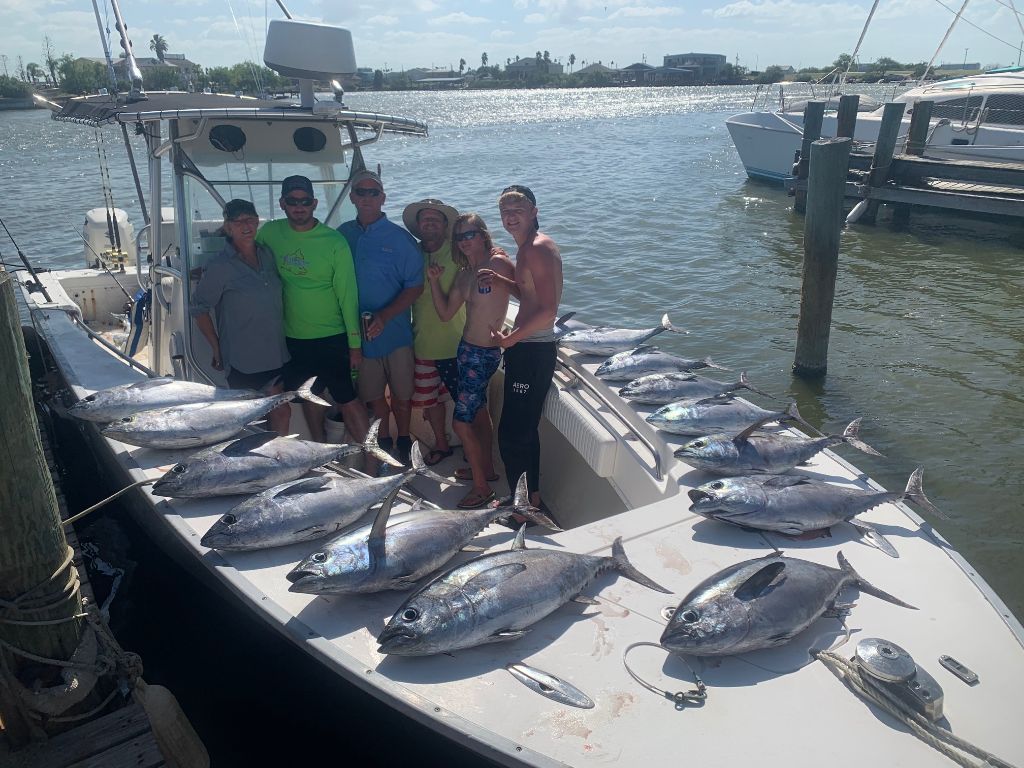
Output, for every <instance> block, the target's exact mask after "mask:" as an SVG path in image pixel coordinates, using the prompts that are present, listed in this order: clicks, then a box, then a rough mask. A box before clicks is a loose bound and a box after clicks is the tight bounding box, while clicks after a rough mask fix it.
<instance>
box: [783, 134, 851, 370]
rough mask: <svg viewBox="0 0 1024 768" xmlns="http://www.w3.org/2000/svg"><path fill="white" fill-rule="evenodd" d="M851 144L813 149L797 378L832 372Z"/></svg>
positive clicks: (838, 141) (836, 142) (839, 141)
mask: <svg viewBox="0 0 1024 768" xmlns="http://www.w3.org/2000/svg"><path fill="white" fill-rule="evenodd" d="M852 143H853V140H852V139H850V138H848V137H842V138H835V139H822V140H819V141H815V142H814V143H813V144H812V145H811V151H810V160H811V164H810V175H809V176H808V180H807V201H808V205H807V216H806V218H805V219H804V273H803V286H802V288H801V290H800V320H799V323H798V325H797V340H796V355H795V357H794V360H793V373H794V374H796V375H798V376H806V377H814V376H824V375H825V373H826V371H827V369H828V339H829V329H830V327H831V324H832V304H833V301H834V299H835V293H836V274H837V273H838V269H839V238H840V234H841V232H842V227H843V190H844V182H845V179H846V169H847V166H848V165H849V158H850V146H851V144H852Z"/></svg>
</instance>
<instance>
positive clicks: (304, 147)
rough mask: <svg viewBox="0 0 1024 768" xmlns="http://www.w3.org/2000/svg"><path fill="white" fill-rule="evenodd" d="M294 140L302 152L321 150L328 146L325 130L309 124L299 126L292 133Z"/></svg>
mask: <svg viewBox="0 0 1024 768" xmlns="http://www.w3.org/2000/svg"><path fill="white" fill-rule="evenodd" d="M292 141H294V142H295V146H296V147H297V148H298V149H299V150H300V151H302V152H319V151H320V150H321V149H323V148H324V147H326V146H327V137H326V136H324V132H323V131H321V130H319V129H317V128H310V127H309V126H304V127H302V128H298V129H297V130H296V131H295V133H293V134H292Z"/></svg>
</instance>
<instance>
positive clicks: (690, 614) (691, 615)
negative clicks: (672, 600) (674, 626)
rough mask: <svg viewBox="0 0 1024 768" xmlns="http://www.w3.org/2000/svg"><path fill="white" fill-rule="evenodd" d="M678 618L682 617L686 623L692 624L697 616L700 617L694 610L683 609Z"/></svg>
mask: <svg viewBox="0 0 1024 768" xmlns="http://www.w3.org/2000/svg"><path fill="white" fill-rule="evenodd" d="M679 618H681V619H682V620H683V621H685V622H686V623H687V624H693V623H694V622H695V621H697V619H698V618H700V617H699V616H697V612H696V611H683V612H682V613H681V614H680V615H679Z"/></svg>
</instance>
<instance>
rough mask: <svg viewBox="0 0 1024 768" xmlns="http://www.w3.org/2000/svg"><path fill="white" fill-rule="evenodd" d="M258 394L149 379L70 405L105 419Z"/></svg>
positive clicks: (78, 413) (75, 411)
mask: <svg viewBox="0 0 1024 768" xmlns="http://www.w3.org/2000/svg"><path fill="white" fill-rule="evenodd" d="M257 397H262V394H261V393H260V392H256V391H255V390H251V389H223V388H221V387H214V386H211V385H209V384H197V383H196V382H194V381H179V380H177V379H171V378H159V379H146V380H145V381H137V382H135V383H133V384H121V385H120V386H117V387H110V388H109V389H101V390H100V391H98V392H93V393H92V394H91V395H86V396H85V397H83V398H82V399H81V400H79V401H78V402H77V403H75V404H74V405H73V406H71V407H70V408H68V413H70V414H71V415H72V416H74V417H76V418H79V419H83V420H85V421H96V422H105V421H116V420H117V419H122V418H124V417H125V416H131V415H133V414H136V413H139V412H140V411H149V410H153V409H154V408H170V407H172V406H175V405H187V404H189V403H209V402H217V401H225V400H252V399H255V398H257Z"/></svg>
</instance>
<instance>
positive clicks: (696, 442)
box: [690, 440, 707, 448]
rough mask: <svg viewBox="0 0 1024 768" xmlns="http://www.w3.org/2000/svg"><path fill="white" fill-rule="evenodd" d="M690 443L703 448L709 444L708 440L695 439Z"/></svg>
mask: <svg viewBox="0 0 1024 768" xmlns="http://www.w3.org/2000/svg"><path fill="white" fill-rule="evenodd" d="M690 445H691V446H693V447H694V448H703V447H704V446H705V445H707V441H705V440H694V441H693V442H692V443H690Z"/></svg>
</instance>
